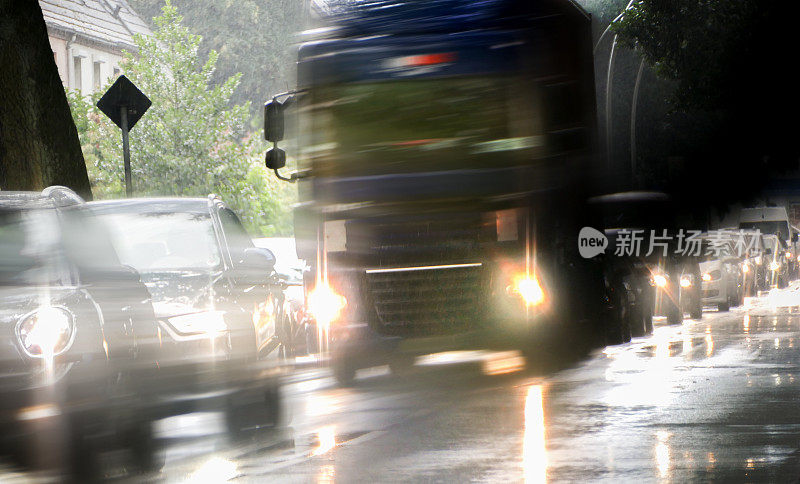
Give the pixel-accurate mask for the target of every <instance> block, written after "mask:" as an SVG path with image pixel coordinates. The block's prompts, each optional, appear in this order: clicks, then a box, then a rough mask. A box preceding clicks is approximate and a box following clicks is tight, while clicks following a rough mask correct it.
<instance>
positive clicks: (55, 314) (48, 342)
mask: <svg viewBox="0 0 800 484" xmlns="http://www.w3.org/2000/svg"><path fill="white" fill-rule="evenodd" d="M74 337H75V321H74V316H73V315H72V313H71V312H70V311H69V310H68V309H66V308H62V307H59V306H45V307H41V308H39V309H37V310H36V311H33V312H32V313H28V314H27V315H25V316H23V317H22V319H20V321H19V323H17V339H18V340H19V343H20V346H21V347H22V349H23V351H25V354H27V355H28V356H30V357H32V358H49V357H53V356H56V355H60V354H61V353H63V352H65V351H67V349H69V347H70V345H71V344H72V341H73V339H74Z"/></svg>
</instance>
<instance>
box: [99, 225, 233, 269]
mask: <svg viewBox="0 0 800 484" xmlns="http://www.w3.org/2000/svg"><path fill="white" fill-rule="evenodd" d="M98 217H99V218H100V219H101V220H102V221H103V222H104V223H106V224H107V226H108V227H109V230H110V231H111V236H112V239H113V240H114V246H115V248H116V249H117V253H118V254H119V258H120V261H121V262H122V263H123V264H127V265H129V266H132V267H133V268H135V269H136V270H137V271H139V272H140V273H144V274H146V273H149V272H162V271H175V270H187V269H189V270H212V269H215V268H217V267H218V266H219V265H220V264H221V258H220V251H219V246H218V244H217V238H216V235H215V233H214V226H213V225H212V223H211V216H210V215H209V214H207V213H191V212H183V213H181V212H177V213H176V212H135V213H134V212H125V213H104V214H102V215H99V216H98Z"/></svg>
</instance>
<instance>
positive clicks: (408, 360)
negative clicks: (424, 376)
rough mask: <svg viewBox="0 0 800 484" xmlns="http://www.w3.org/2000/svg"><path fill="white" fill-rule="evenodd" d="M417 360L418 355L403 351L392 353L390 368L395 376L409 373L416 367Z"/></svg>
mask: <svg viewBox="0 0 800 484" xmlns="http://www.w3.org/2000/svg"><path fill="white" fill-rule="evenodd" d="M415 361H416V357H415V356H414V355H409V354H403V353H399V354H396V355H392V357H391V359H390V360H389V370H390V371H391V372H392V375H394V376H403V375H407V374H408V373H409V372H410V371H411V369H412V368H414V362H415Z"/></svg>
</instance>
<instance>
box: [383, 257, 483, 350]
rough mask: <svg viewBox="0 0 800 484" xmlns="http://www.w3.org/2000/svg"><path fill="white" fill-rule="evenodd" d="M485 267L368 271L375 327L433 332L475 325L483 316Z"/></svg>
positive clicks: (406, 332)
mask: <svg viewBox="0 0 800 484" xmlns="http://www.w3.org/2000/svg"><path fill="white" fill-rule="evenodd" d="M484 274H485V271H484V270H483V268H482V267H481V266H480V265H472V266H469V265H462V266H455V267H453V266H450V267H447V268H438V269H426V270H398V271H389V272H384V271H376V272H370V271H368V272H367V286H368V288H369V294H370V296H371V298H372V304H373V305H374V307H375V313H376V315H377V321H375V323H376V325H377V326H378V328H377V329H378V330H379V331H380V332H382V333H384V334H390V335H396V336H433V335H441V334H451V333H459V332H464V331H467V330H470V329H472V328H475V327H477V325H479V324H480V321H482V319H483V317H482V316H483V315H482V308H483V307H484V305H483V304H481V301H482V300H483V299H484V297H483V296H484V295H485V294H486V291H485V283H484V280H485V278H484Z"/></svg>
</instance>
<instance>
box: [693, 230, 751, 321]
mask: <svg viewBox="0 0 800 484" xmlns="http://www.w3.org/2000/svg"><path fill="white" fill-rule="evenodd" d="M703 242H704V243H703V245H702V255H701V256H700V272H701V279H702V288H703V305H706V306H716V307H717V310H718V311H727V310H729V309H730V308H731V307H733V306H738V305H739V304H741V302H742V298H743V297H744V295H743V287H742V270H741V259H740V258H739V257H737V255H736V249H735V241H734V239H733V238H732V237H731V236H730V235H729V234H723V237H722V238H720V239H719V240H717V241H713V242H712V241H711V240H710V239H709V238H708V237H706V238H704V241H703ZM710 244H718V245H716V247H712V246H711V245H710Z"/></svg>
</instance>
